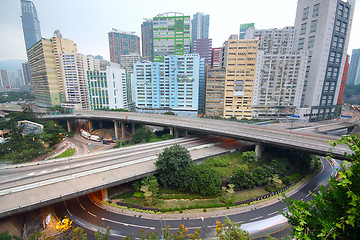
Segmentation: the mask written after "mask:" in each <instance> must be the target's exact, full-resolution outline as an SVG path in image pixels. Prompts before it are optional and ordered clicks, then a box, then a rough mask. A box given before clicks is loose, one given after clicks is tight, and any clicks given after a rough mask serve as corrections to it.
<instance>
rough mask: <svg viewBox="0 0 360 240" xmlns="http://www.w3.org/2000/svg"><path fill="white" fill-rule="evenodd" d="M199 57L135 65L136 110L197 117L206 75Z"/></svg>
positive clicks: (168, 58)
mask: <svg viewBox="0 0 360 240" xmlns="http://www.w3.org/2000/svg"><path fill="white" fill-rule="evenodd" d="M201 65H203V61H201V59H200V56H199V54H184V55H183V56H175V55H172V56H165V57H164V61H163V62H143V63H140V62H138V63H135V64H134V73H135V83H136V86H135V89H136V111H138V112H152V113H160V112H166V111H173V112H175V113H176V114H178V115H183V116H192V117H196V116H197V114H198V110H199V94H201V93H199V91H200V90H199V84H200V81H201V80H200V77H201V76H203V75H204V73H201V71H202V70H203V66H201Z"/></svg>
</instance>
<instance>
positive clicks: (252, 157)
mask: <svg viewBox="0 0 360 240" xmlns="http://www.w3.org/2000/svg"><path fill="white" fill-rule="evenodd" d="M242 157H243V158H244V160H245V161H247V162H253V161H255V160H256V153H255V152H254V151H248V152H244V153H242Z"/></svg>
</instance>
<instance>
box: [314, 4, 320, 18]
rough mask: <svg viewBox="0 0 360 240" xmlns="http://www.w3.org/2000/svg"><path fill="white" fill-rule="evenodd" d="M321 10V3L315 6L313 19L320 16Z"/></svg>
mask: <svg viewBox="0 0 360 240" xmlns="http://www.w3.org/2000/svg"><path fill="white" fill-rule="evenodd" d="M319 9H320V3H319V4H316V5H314V10H313V17H317V16H319Z"/></svg>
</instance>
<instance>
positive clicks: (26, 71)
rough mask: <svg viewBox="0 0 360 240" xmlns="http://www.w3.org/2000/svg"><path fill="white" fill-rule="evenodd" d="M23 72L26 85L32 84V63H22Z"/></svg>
mask: <svg viewBox="0 0 360 240" xmlns="http://www.w3.org/2000/svg"><path fill="white" fill-rule="evenodd" d="M22 68H23V73H24V81H25V85H27V86H29V85H30V84H31V72H30V65H29V63H28V62H26V63H23V64H22Z"/></svg>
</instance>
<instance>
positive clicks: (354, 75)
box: [346, 49, 360, 85]
mask: <svg viewBox="0 0 360 240" xmlns="http://www.w3.org/2000/svg"><path fill="white" fill-rule="evenodd" d="M359 63H360V49H353V51H352V54H351V62H350V67H349V74H348V76H347V80H346V85H352V84H355V85H358V84H360V64H359Z"/></svg>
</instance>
